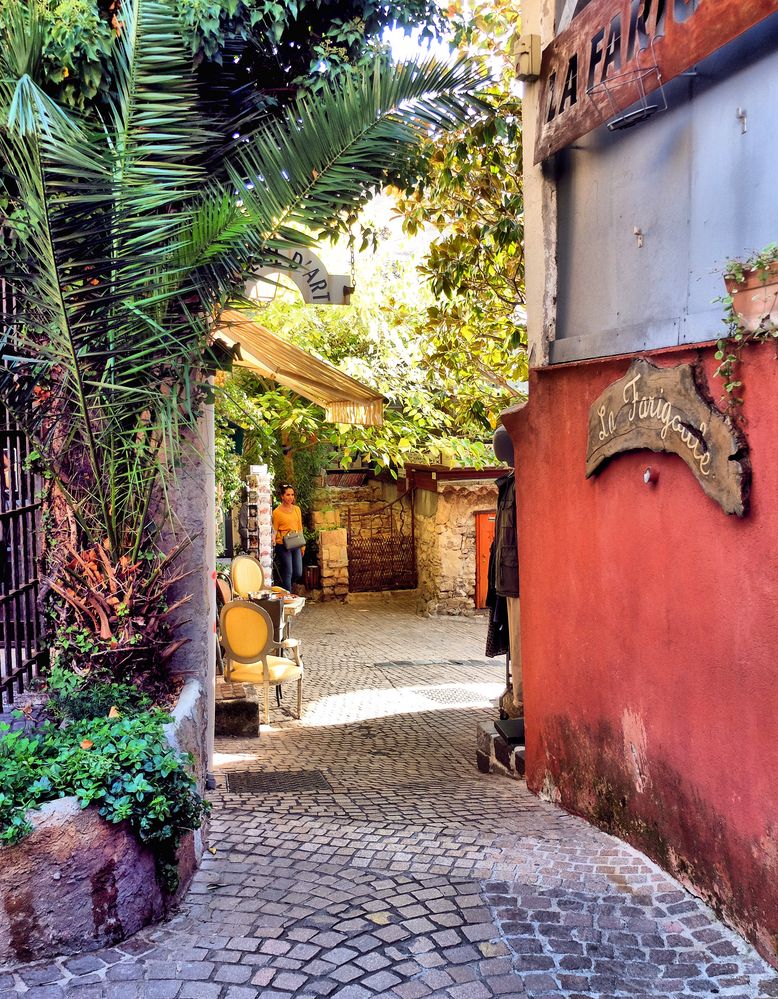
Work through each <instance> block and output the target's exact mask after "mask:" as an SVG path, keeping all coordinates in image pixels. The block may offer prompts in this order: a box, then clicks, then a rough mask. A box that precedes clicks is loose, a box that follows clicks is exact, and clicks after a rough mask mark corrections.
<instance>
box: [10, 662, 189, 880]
mask: <svg viewBox="0 0 778 999" xmlns="http://www.w3.org/2000/svg"><path fill="white" fill-rule="evenodd" d="M51 683H52V687H53V688H54V689H53V696H52V701H51V708H52V710H53V713H54V714H56V715H57V717H58V720H56V721H55V720H51V719H47V720H45V721H43V722H42V723H41V724H39V725H37V726H35V727H33V726H31V725H29V724H28V725H25V726H24V727H22V728H18V729H16V730H13V731H12V730H11V726H10V725H9V724H8V723H7V722H4V723H2V724H0V789H2V790H0V844H13V843H18V842H19V841H20V840H21V839H23V838H24V837H25V836H26V835H27V834H28V833H29V832H30V831H31V829H32V825H31V823H30V819H29V816H28V814H27V813H28V812H29V811H30V810H31V809H36V808H38V807H40V805H42V804H43V803H44V802H47V801H55V800H56V799H58V798H64V797H68V796H70V795H74V796H75V797H76V798H78V801H79V804H80V805H81V807H82V808H86V807H87V806H88V805H95V807H96V808H97V810H98V812H99V813H100V815H102V816H103V818H104V819H106V820H107V821H108V822H114V823H118V822H124V821H127V822H128V823H129V825H130V828H131V829H132V831H133V832H134V833H135V835H136V836H137V838H138V839H139V841H140V842H141V843H144V844H146V845H148V846H149V847H150V848H151V849H152V850H153V851H154V854H155V857H156V859H157V869H158V875H159V877H160V883H161V884H162V885H163V886H164V887H165V888H166V890H168V891H173V890H175V888H176V884H177V871H176V865H175V861H176V850H177V849H178V846H179V845H180V842H181V837H182V836H183V834H184V833H185V832H187V831H188V830H192V829H197V828H199V827H200V825H201V823H202V820H203V817H204V815H205V814H206V813H207V811H208V808H209V806H208V804H207V802H205V801H203V799H202V798H201V797H200V795H199V794H198V793H197V791H196V789H195V779H194V777H193V776H192V773H191V765H192V760H191V758H190V757H189V756H187V755H185V754H181V753H178V752H176V751H175V750H174V749H172V748H171V746H170V745H169V743H168V742H167V739H166V737H165V732H164V726H165V725H166V724H167V723H168V722H170V720H171V719H170V717H169V716H168V715H166V714H165V713H164V712H162V711H159V710H157V709H150V708H148V707H147V702H146V701H144V700H143V698H142V697H139V696H138V693H137V691H135V690H133V689H132V688H127V687H122V686H121V685H116V684H111V683H108V684H101V683H99V682H94V681H92V682H90V683H89V684H88V685H85V684H84V683H83V681H79V682H76V681H74V679H73V675H72V674H69V675H66V674H65V673H63V672H62V671H59V672H56V671H55V673H54V675H53V677H52V680H51ZM108 701H113V702H114V703H112V704H110V705H109V708H108V712H110V715H111V717H109V716H108V712H106V714H105V715H101V716H98V717H89V715H90V714H91V713H92V712H93V711H95V710H98V709H102V708H103V707H105V704H107V703H108ZM115 702H118V704H120V705H121V706H122V708H123V711H122V710H118V704H117V703H115ZM125 712H126V713H125ZM63 716H64V718H65V721H64V722H62V721H60V720H59V719H61V718H62V717H63Z"/></svg>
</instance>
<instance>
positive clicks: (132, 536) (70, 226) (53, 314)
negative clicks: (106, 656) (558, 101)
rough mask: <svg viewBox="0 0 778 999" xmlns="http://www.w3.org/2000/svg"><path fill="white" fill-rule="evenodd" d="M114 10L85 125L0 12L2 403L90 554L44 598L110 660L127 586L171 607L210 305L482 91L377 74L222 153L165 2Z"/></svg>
mask: <svg viewBox="0 0 778 999" xmlns="http://www.w3.org/2000/svg"><path fill="white" fill-rule="evenodd" d="M121 10H122V23H121V25H120V31H119V33H118V35H117V38H116V42H115V45H114V46H113V64H112V65H111V67H110V73H109V76H110V78H111V79H112V80H113V81H114V86H113V90H112V93H111V94H110V97H109V99H108V100H107V101H106V102H105V104H104V106H101V109H99V110H98V109H93V110H92V111H91V112H89V113H84V114H82V115H77V114H75V113H73V112H72V111H65V110H64V109H63V108H62V107H60V106H58V105H57V104H56V103H55V102H54V101H53V100H52V99H51V98H50V97H49V96H47V95H46V93H45V92H44V91H43V90H42V89H41V87H40V85H39V83H38V82H37V81H38V80H39V79H40V65H41V58H42V49H43V44H42V43H43V36H42V27H41V24H40V22H39V20H38V17H37V15H36V7H35V5H34V4H32V3H31V4H30V5H29V6H25V5H19V6H17V7H15V8H14V9H13V10H12V11H9V12H8V13H7V14H6V15H4V16H5V17H6V23H5V27H4V34H5V37H4V38H0V41H2V50H1V51H0V77H1V79H0V169H1V170H2V176H1V177H0V179H1V180H2V184H3V186H4V188H5V192H6V195H7V200H8V201H9V202H10V204H11V205H12V207H13V211H12V212H11V213H9V218H8V219H7V221H6V224H5V227H4V228H5V231H6V241H5V242H6V247H7V250H6V259H5V261H4V271H3V274H2V277H4V278H5V280H6V282H7V283H8V284H9V285H10V287H11V289H12V291H13V309H12V311H10V312H9V313H8V314H5V315H3V316H1V317H0V332H1V333H2V336H1V338H0V360H2V365H0V402H2V403H3V404H5V405H6V406H7V407H8V408H9V409H10V410H11V411H12V413H13V414H14V415H15V417H16V418H17V420H18V421H19V422H20V424H21V425H22V426H23V427H24V428H25V429H26V430H27V431H28V433H29V434H30V435H31V437H32V438H33V440H34V441H35V442H36V444H37V447H38V450H39V452H40V453H41V455H42V460H43V462H44V464H45V466H46V467H47V468H48V469H49V471H50V472H51V474H52V475H53V476H54V477H55V479H56V481H57V483H58V486H59V488H60V489H61V490H62V493H63V494H64V496H65V497H66V499H67V502H68V504H69V506H70V508H71V510H72V513H73V516H74V517H75V519H76V522H77V524H78V533H79V542H78V545H77V546H76V548H77V549H80V553H79V551H77V550H76V551H72V552H70V553H69V556H68V558H69V564H68V565H67V566H61V567H60V573H59V575H60V577H61V578H59V579H55V580H54V589H55V591H56V592H58V593H59V594H60V596H61V597H62V598H63V599H64V600H65V602H66V604H67V607H68V612H69V613H71V614H74V615H75V616H76V618H77V620H78V621H79V622H80V623H81V624H83V625H85V626H86V627H87V628H88V629H90V630H92V631H94V632H95V633H96V634H98V635H99V636H100V639H101V640H102V641H103V642H109V641H110V642H111V643H112V644H114V645H115V644H116V643H117V642H119V644H121V643H122V642H124V641H129V640H130V639H132V640H133V641H136V640H137V639H135V638H132V635H133V629H132V627H131V624H132V614H131V613H128V611H127V608H126V606H123V596H122V594H125V593H126V591H127V587H128V586H130V589H132V588H133V587H134V588H135V590H136V591H139V590H140V589H142V586H141V585H140V580H141V577H142V578H143V579H144V580H145V581H146V583H148V584H149V585H151V586H152V589H151V590H150V591H149V594H150V596H149V599H150V600H151V602H152V603H153V602H154V600H157V601H158V602H161V601H162V600H163V597H164V593H163V590H161V589H160V586H161V585H162V584H161V583H160V580H162V579H163V577H164V573H163V572H162V571H161V566H160V564H159V563H155V562H151V563H149V567H148V569H147V570H146V571H145V574H144V572H139V571H138V569H137V567H138V565H139V562H138V558H139V555H140V554H141V552H142V550H143V549H144V548H146V547H148V546H149V545H150V544H152V543H153V539H154V534H155V530H156V529H157V528H158V527H159V509H160V506H164V504H161V503H160V491H161V490H163V489H164V484H165V481H166V476H167V475H168V474H169V473H170V472H171V470H172V469H173V468H174V466H175V462H176V460H177V458H178V457H179V454H180V446H181V441H182V439H183V438H184V436H185V435H186V432H187V431H188V430H192V429H193V428H194V426H195V423H196V420H197V417H198V413H199V412H200V410H201V408H202V405H203V402H204V400H205V393H206V390H207V386H206V384H205V382H204V380H203V378H202V373H203V370H204V368H205V367H207V366H208V365H209V364H210V363H211V361H209V359H208V358H209V354H211V353H212V352H213V345H214V341H215V334H216V332H217V331H218V326H219V317H220V313H221V311H222V310H223V309H224V308H225V307H226V306H227V304H228V303H229V304H232V305H234V304H235V302H236V301H239V300H240V294H241V290H242V287H243V284H244V282H245V280H246V279H247V278H248V277H249V276H250V274H251V273H252V271H254V270H255V269H256V268H258V267H261V266H262V265H264V264H267V263H270V262H272V261H274V260H275V259H277V257H278V254H279V253H280V252H281V251H283V250H284V249H287V248H289V247H291V246H294V245H300V244H305V243H310V242H312V237H311V235H310V234H311V233H315V232H317V231H320V230H322V229H323V228H326V227H327V226H329V225H331V224H332V222H333V219H335V218H336V217H337V215H338V213H340V212H343V211H344V210H353V209H354V208H355V207H357V206H358V205H359V204H360V203H362V202H363V201H364V200H366V199H367V198H368V197H369V196H370V194H371V193H372V192H374V191H375V190H376V189H377V188H378V187H380V186H381V184H382V182H384V181H385V178H386V177H387V176H389V175H390V174H391V173H392V172H393V171H395V170H397V169H399V168H400V167H401V166H402V165H403V164H404V163H405V162H407V159H408V157H409V155H410V154H411V153H412V151H413V150H414V149H415V148H417V147H418V144H419V142H420V139H421V138H422V137H423V136H424V135H425V134H429V132H430V131H431V130H438V129H445V128H449V127H452V126H454V125H456V124H458V123H460V122H461V121H463V120H465V119H466V118H467V117H468V116H469V115H472V114H473V113H474V112H477V111H478V109H479V102H478V100H477V98H476V97H475V96H474V91H475V89H476V88H477V86H478V84H479V82H480V75H479V72H478V70H476V69H475V68H474V67H472V66H470V65H468V64H466V63H462V62H459V63H455V64H451V65H447V64H439V63H436V62H435V61H433V60H429V59H427V60H422V61H419V62H417V63H410V64H407V65H402V66H389V65H386V64H380V63H379V64H377V65H376V66H375V67H374V68H373V69H372V70H369V71H362V72H355V73H354V74H353V75H352V76H351V77H350V78H349V79H348V80H347V81H346V82H345V83H343V84H341V85H340V86H339V87H338V89H334V88H325V90H324V91H323V92H321V93H319V94H317V96H316V98H315V100H314V99H313V98H310V97H309V98H306V97H301V98H299V99H298V100H297V101H296V102H294V103H293V104H292V105H291V106H290V107H289V108H288V109H287V110H286V111H285V112H284V113H283V114H281V115H280V116H277V117H274V118H267V117H259V116H257V119H256V120H244V121H243V122H242V123H241V126H240V130H239V133H237V132H236V134H235V135H234V136H233V139H232V141H230V142H227V143H225V142H224V141H222V138H221V137H220V136H219V135H218V134H216V132H215V130H212V129H211V128H210V127H209V122H208V121H204V120H202V118H201V115H200V113H199V108H198V102H197V93H196V89H195V84H194V80H193V76H192V71H191V64H190V62H189V60H188V58H187V55H186V53H185V50H184V45H183V42H182V39H181V34H180V29H179V25H178V22H177V19H176V15H175V11H174V4H173V2H172V0H128V2H127V4H126V5H124V4H123V5H122V8H121ZM83 566H87V567H89V566H91V567H92V568H93V569H94V570H95V572H96V573H97V575H98V576H99V577H100V578H104V577H106V578H108V579H109V581H110V585H109V584H106V586H107V589H106V590H105V592H104V593H103V594H102V596H101V595H100V594H99V592H98V593H97V594H96V591H95V585H94V580H93V579H92V580H91V582H90V583H89V584H88V585H87V584H85V585H84V587H83V589H85V591H86V592H85V593H84V592H82V593H78V592H77V589H78V588H77V586H76V583H75V578H76V577H79V578H85V576H84V573H85V572H86V570H85V569H84V570H83V572H82V567H83ZM95 567H96V568H95ZM68 573H69V574H70V575H69V576H68ZM111 573H112V574H113V576H111ZM127 573H131V574H133V577H132V580H129V579H128V578H126V577H127ZM93 575H94V573H93ZM149 581H151V582H150V583H149ZM97 590H99V587H97ZM117 607H119V608H120V610H117ZM122 607H123V609H121V608H122ZM122 620H123V621H124V622H125V624H127V626H126V627H124V628H123V629H122V627H121V625H122ZM127 622H129V623H127ZM128 629H129V630H128ZM136 632H137V629H136ZM160 636H161V637H160V642H161V641H163V639H164V641H167V640H168V638H169V635H167V634H165V633H164V629H162V631H161V632H160Z"/></svg>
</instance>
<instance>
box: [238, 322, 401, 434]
mask: <svg viewBox="0 0 778 999" xmlns="http://www.w3.org/2000/svg"><path fill="white" fill-rule="evenodd" d="M221 320H222V321H221V326H220V327H219V336H220V337H223V338H224V339H225V340H227V341H228V343H229V344H230V345H231V346H236V345H237V346H239V347H240V360H238V361H237V362H236V363H237V364H238V365H240V366H242V367H246V368H251V369H252V370H253V371H256V372H257V373H258V374H260V375H262V376H263V377H264V378H271V379H272V380H273V381H276V382H278V383H279V385H285V386H286V387H287V388H290V389H292V390H293V391H294V392H297V393H298V394H299V395H301V396H303V397H304V398H306V399H310V400H311V402H315V403H318V404H319V405H320V406H323V407H324V415H325V418H326V419H327V420H329V422H330V423H358V424H360V425H361V426H365V427H380V426H382V424H383V422H384V397H383V396H382V395H380V394H379V393H378V392H376V391H375V389H371V388H368V387H367V386H366V385H363V384H362V382H358V381H357V380H356V379H355V378H351V377H349V375H344V374H343V372H342V371H338V369H337V368H336V367H333V365H331V364H328V363H327V362H326V361H321V360H319V358H318V357H313V356H312V355H311V354H309V353H307V352H306V351H304V350H301V349H300V348H299V347H295V346H294V345H293V344H291V343H288V342H287V341H286V340H282V339H281V337H278V336H276V335H275V334H274V333H271V332H270V330H268V329H265V327H264V326H260V324H259V323H258V322H255V321H254V320H253V319H250V318H249V317H248V316H247V315H246V314H245V313H244V312H239V311H238V310H237V309H226V310H225V311H224V312H223V313H222V316H221Z"/></svg>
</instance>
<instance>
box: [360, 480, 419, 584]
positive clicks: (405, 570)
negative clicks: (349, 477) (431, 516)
mask: <svg viewBox="0 0 778 999" xmlns="http://www.w3.org/2000/svg"><path fill="white" fill-rule="evenodd" d="M348 581H349V590H351V591H352V592H353V593H365V592H377V591H381V590H412V589H414V588H415V586H416V584H417V575H416V538H415V525H414V519H413V494H412V493H406V494H405V495H404V496H401V497H400V498H399V499H396V500H394V501H393V502H392V503H387V504H386V505H385V506H383V507H381V508H380V509H379V510H373V511H371V512H369V513H363V514H357V513H354V512H352V510H351V509H349V511H348Z"/></svg>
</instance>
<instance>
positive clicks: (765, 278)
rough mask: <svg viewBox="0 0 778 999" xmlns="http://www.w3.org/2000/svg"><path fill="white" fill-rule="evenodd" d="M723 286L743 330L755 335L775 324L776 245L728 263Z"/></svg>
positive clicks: (777, 298) (777, 302)
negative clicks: (744, 258)
mask: <svg viewBox="0 0 778 999" xmlns="http://www.w3.org/2000/svg"><path fill="white" fill-rule="evenodd" d="M724 283H725V285H726V287H727V294H728V295H729V297H730V298H731V300H732V310H733V312H734V314H735V317H736V319H737V322H738V325H739V326H741V327H742V329H744V330H745V331H746V332H748V333H755V332H756V331H757V330H759V329H766V328H769V326H770V325H772V326H776V325H778V244H776V243H769V244H768V245H767V246H766V247H765V248H764V249H763V250H761V251H760V252H759V253H755V254H754V255H753V256H751V257H749V258H748V259H746V260H729V261H728V262H727V266H726V269H725V271H724Z"/></svg>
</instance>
